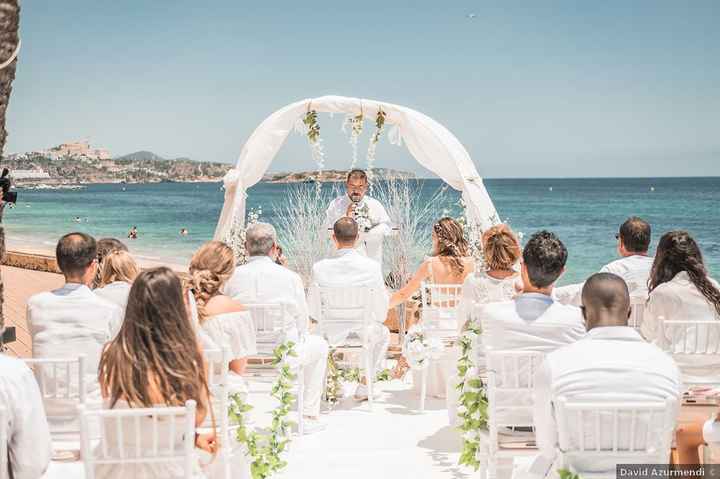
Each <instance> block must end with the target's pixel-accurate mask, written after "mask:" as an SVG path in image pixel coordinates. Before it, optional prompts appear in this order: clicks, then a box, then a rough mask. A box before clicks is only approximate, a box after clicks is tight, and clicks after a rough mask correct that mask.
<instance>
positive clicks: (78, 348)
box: [27, 233, 122, 389]
mask: <svg viewBox="0 0 720 479" xmlns="http://www.w3.org/2000/svg"><path fill="white" fill-rule="evenodd" d="M55 256H56V258H57V263H58V267H59V268H60V270H61V271H62V273H63V275H64V276H65V285H64V286H63V287H62V288H60V289H56V290H54V291H49V292H45V293H38V294H36V295H34V296H32V297H31V298H30V299H28V302H27V322H28V326H29V328H30V336H31V339H32V349H33V357H36V358H71V357H76V356H78V355H79V354H84V355H85V356H86V359H85V368H86V370H85V373H86V374H87V376H88V384H90V385H91V386H95V387H96V385H97V367H98V362H99V360H100V354H101V352H102V348H103V346H104V344H105V343H106V342H107V341H109V340H110V339H111V338H112V337H113V336H114V335H115V333H116V332H117V331H118V329H119V328H120V323H121V322H122V311H121V310H120V308H119V307H118V306H116V305H115V304H113V303H111V302H109V301H107V300H105V299H103V298H100V297H99V296H97V295H95V293H93V292H92V291H91V290H90V288H89V286H90V284H91V283H92V281H93V279H94V278H95V271H96V269H97V265H98V263H97V244H96V242H95V239H94V238H93V237H91V236H89V235H86V234H85V233H69V234H66V235H65V236H63V237H62V238H60V241H58V244H57V247H56V249H55ZM89 389H92V387H90V388H89Z"/></svg>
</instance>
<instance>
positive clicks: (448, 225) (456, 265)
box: [389, 217, 475, 397]
mask: <svg viewBox="0 0 720 479" xmlns="http://www.w3.org/2000/svg"><path fill="white" fill-rule="evenodd" d="M432 243H433V255H432V256H431V257H429V258H427V259H426V260H425V261H423V263H422V264H421V265H420V267H419V268H418V270H417V271H416V272H415V274H414V275H413V277H412V278H411V279H410V281H409V282H408V283H407V284H406V285H405V286H404V287H402V288H401V289H400V290H399V291H397V292H396V293H395V294H393V296H392V298H390V305H389V308H390V309H392V308H395V307H396V306H398V305H399V304H402V303H404V302H405V301H407V300H408V299H410V298H411V297H412V296H413V295H415V293H417V292H418V291H419V290H420V288H421V287H422V284H423V283H431V284H458V285H460V284H463V282H464V281H465V278H467V276H468V275H469V274H470V273H472V272H473V270H474V269H475V262H474V260H473V258H471V257H469V256H468V242H467V240H466V239H465V237H464V235H463V228H462V226H461V225H460V224H459V223H458V222H457V221H455V220H454V219H452V218H447V217H446V218H441V219H440V220H439V221H438V222H437V223H435V224H434V225H433V228H432ZM409 326H411V325H410V324H408V327H409ZM408 369H409V366H408V364H407V361H406V360H405V358H403V357H401V358H400V360H399V361H398V366H397V367H396V368H395V371H394V372H393V375H394V376H395V377H396V378H400V377H402V376H404V374H405V373H406V372H407V370H408ZM437 369H438V368H437V367H433V366H431V369H430V371H428V373H429V374H428V394H430V395H432V396H438V397H444V395H445V382H446V379H445V375H444V374H443V372H442V371H434V370H437Z"/></svg>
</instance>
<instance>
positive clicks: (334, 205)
mask: <svg viewBox="0 0 720 479" xmlns="http://www.w3.org/2000/svg"><path fill="white" fill-rule="evenodd" d="M351 202H352V201H351V200H350V198H349V197H348V196H347V195H343V196H338V197H337V198H335V199H334V200H333V201H332V202H331V203H330V206H328V209H327V211H326V212H325V223H324V224H323V228H324V229H326V230H330V229H332V227H333V225H334V224H335V222H336V221H337V220H339V219H340V218H342V217H344V216H347V209H348V207H349V206H350V203H351ZM363 202H364V203H365V204H367V206H368V209H369V210H370V214H369V216H370V221H371V223H372V224H373V225H374V226H373V228H372V229H371V230H370V231H368V232H364V231H361V232H360V234H359V238H358V242H357V245H356V246H355V247H356V249H357V250H358V251H359V252H360V253H362V254H364V255H365V256H367V257H368V258H372V259H374V260H375V261H377V262H378V263H380V264H381V265H382V245H383V237H384V236H387V235H389V234H390V233H392V227H391V226H390V216H388V214H387V212H386V211H385V207H384V206H383V205H382V204H381V203H380V202H379V201H378V200H376V199H375V198H370V197H369V196H367V195H366V196H365V197H364V198H363ZM328 233H329V234H332V232H331V231H328Z"/></svg>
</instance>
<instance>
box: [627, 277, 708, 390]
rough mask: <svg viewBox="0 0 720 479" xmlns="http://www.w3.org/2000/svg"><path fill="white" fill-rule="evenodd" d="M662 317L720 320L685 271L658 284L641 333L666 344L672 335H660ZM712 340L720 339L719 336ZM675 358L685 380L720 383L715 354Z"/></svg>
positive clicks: (662, 345)
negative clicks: (711, 379) (714, 379)
mask: <svg viewBox="0 0 720 479" xmlns="http://www.w3.org/2000/svg"><path fill="white" fill-rule="evenodd" d="M711 281H712V283H713V284H714V285H715V287H718V283H717V281H715V280H712V279H711ZM661 317H662V318H664V319H667V320H683V321H707V320H720V317H718V314H717V312H716V311H715V308H714V307H713V305H712V304H711V303H710V302H709V301H708V300H707V299H706V298H705V296H703V295H702V293H700V291H699V290H698V289H697V288H696V287H695V285H694V284H693V283H692V281H690V277H689V276H688V274H687V272H686V271H681V272H680V273H678V274H676V275H675V277H674V278H673V279H671V280H670V281H668V282H666V283H663V284H661V285H659V286H658V287H657V288H655V289H654V290H653V291H652V292H651V293H650V296H649V297H648V303H647V307H646V308H645V314H644V316H643V323H642V326H641V332H642V334H643V336H644V337H645V339H647V340H648V341H653V342H654V343H655V344H657V345H658V346H660V347H665V346H666V345H667V343H668V340H669V338H662V337H660V318H661ZM704 336H705V340H708V337H707V336H708V335H707V334H705V335H704ZM713 339H714V340H720V338H713ZM687 342H688V344H693V343H694V338H687ZM676 361H677V363H678V367H679V368H680V371H681V372H682V373H683V376H684V377H685V379H686V381H689V382H692V381H693V380H699V381H704V380H707V379H709V378H718V381H719V382H720V377H719V376H720V363H719V362H718V361H717V360H715V359H713V358H712V357H710V358H708V357H703V356H702V355H692V356H689V357H682V356H678V357H676Z"/></svg>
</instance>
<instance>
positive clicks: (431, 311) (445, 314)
mask: <svg viewBox="0 0 720 479" xmlns="http://www.w3.org/2000/svg"><path fill="white" fill-rule="evenodd" d="M420 292H421V297H422V309H421V312H420V314H421V316H420V324H421V325H422V328H423V332H424V334H425V336H426V337H428V338H436V339H439V340H440V341H441V342H442V343H443V345H444V346H445V347H446V348H448V347H452V346H453V345H454V344H455V343H456V342H457V340H458V335H459V331H460V324H459V320H458V311H457V307H458V305H459V304H460V297H461V296H462V285H461V284H432V283H422V285H421V287H420ZM427 361H428V365H427V366H426V367H425V368H423V370H422V371H421V383H420V411H425V397H426V396H427V377H428V369H429V368H430V367H431V364H430V363H431V358H428V359H427Z"/></svg>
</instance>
